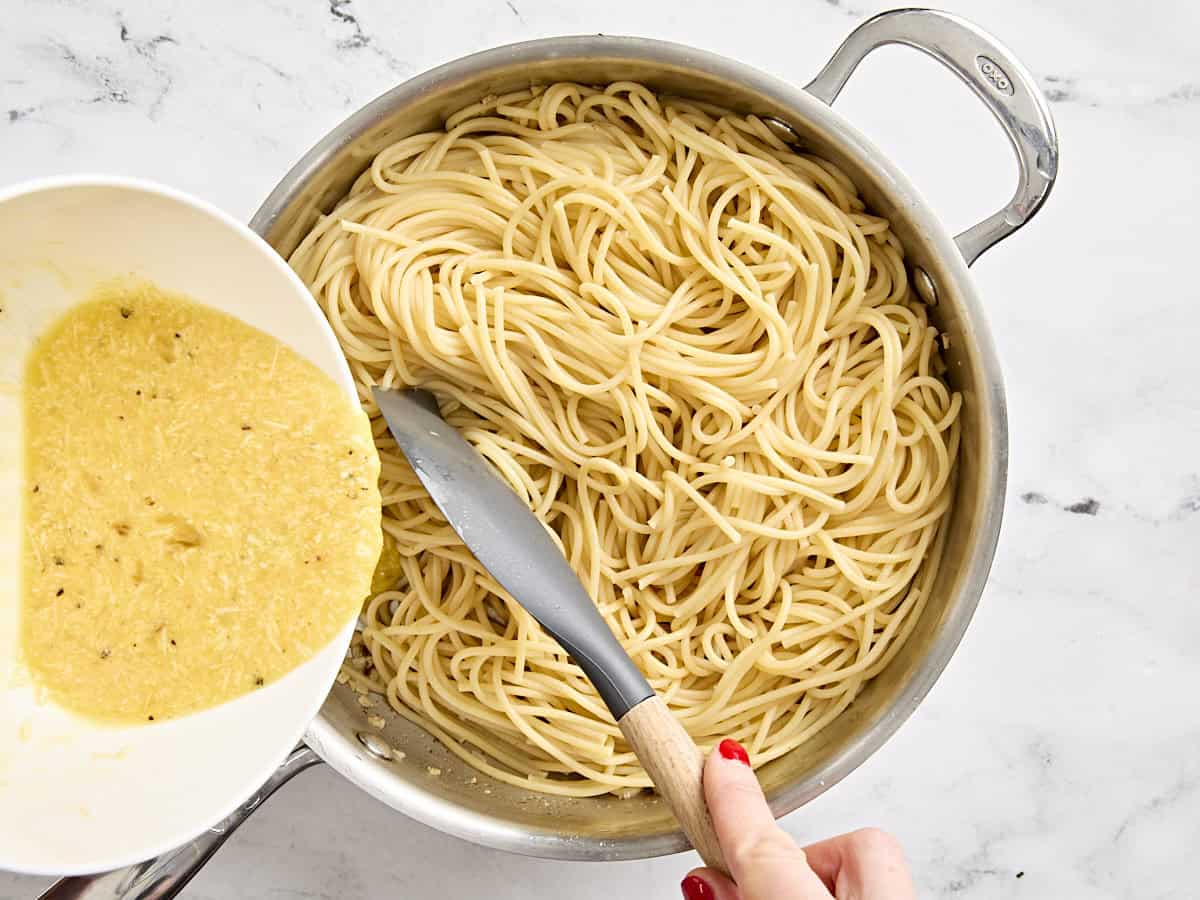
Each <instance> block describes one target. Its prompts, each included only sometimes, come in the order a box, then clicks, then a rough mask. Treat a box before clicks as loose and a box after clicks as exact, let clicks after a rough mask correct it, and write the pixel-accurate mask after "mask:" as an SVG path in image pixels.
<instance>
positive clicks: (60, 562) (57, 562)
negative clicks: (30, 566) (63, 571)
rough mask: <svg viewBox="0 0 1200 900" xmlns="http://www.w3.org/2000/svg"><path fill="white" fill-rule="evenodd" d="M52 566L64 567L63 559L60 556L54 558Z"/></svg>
mask: <svg viewBox="0 0 1200 900" xmlns="http://www.w3.org/2000/svg"><path fill="white" fill-rule="evenodd" d="M54 564H55V565H56V566H61V565H64V563H63V558H62V557H61V556H56V557H54Z"/></svg>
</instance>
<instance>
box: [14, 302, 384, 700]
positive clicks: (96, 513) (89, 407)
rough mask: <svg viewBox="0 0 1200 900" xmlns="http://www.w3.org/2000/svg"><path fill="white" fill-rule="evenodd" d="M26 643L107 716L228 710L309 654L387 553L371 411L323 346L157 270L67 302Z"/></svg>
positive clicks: (52, 335) (345, 616)
mask: <svg viewBox="0 0 1200 900" xmlns="http://www.w3.org/2000/svg"><path fill="white" fill-rule="evenodd" d="M25 385H26V393H25V404H26V405H25V451H26V452H25V456H26V476H27V483H26V494H25V498H24V502H25V509H24V515H25V542H24V559H23V565H24V569H23V575H24V585H23V586H24V597H23V604H24V605H23V608H22V624H21V629H22V635H21V636H22V655H23V661H24V663H25V666H26V667H27V668H28V669H29V671H30V673H31V674H32V677H33V680H34V683H35V684H37V685H39V686H40V687H42V688H43V689H44V690H45V691H46V692H48V694H49V695H50V696H51V697H52V698H53V700H54V701H55V702H57V703H59V704H60V705H62V706H65V707H67V708H69V709H71V710H74V711H76V712H79V713H82V714H85V715H87V716H89V717H92V718H97V719H102V720H109V721H113V722H149V721H159V720H162V719H168V718H171V717H174V716H180V715H183V714H185V713H189V712H193V711H196V710H200V709H204V708H207V707H210V706H214V705H216V704H219V703H221V702H223V701H226V700H229V699H232V698H234V697H237V696H239V695H240V694H243V693H245V692H247V691H251V690H254V689H255V688H257V687H261V686H262V685H264V684H268V683H270V682H271V681H272V680H274V679H277V678H279V677H280V676H282V675H284V674H286V673H287V672H288V671H289V670H291V669H292V668H294V667H295V666H297V665H299V664H300V663H302V662H304V661H305V660H306V659H308V658H309V657H310V656H312V655H313V654H314V653H316V652H317V651H318V650H319V649H320V648H321V647H322V646H324V645H325V644H326V643H327V642H328V641H329V640H330V639H332V638H333V637H334V636H335V635H336V634H337V632H338V631H339V630H340V629H341V628H342V627H343V626H344V625H345V624H346V623H347V622H348V621H349V620H350V619H351V618H352V617H353V616H354V614H355V613H356V612H357V611H358V608H359V606H360V605H361V602H362V598H363V597H364V596H365V595H366V594H367V592H368V591H369V589H370V586H371V577H372V572H373V571H374V568H375V564H376V561H377V560H378V558H379V554H380V545H381V532H380V499H379V492H378V488H377V479H378V475H379V460H378V456H377V455H376V452H375V448H374V444H373V441H372V437H371V430H370V426H369V423H368V420H367V417H366V416H365V415H364V414H363V413H362V411H361V410H360V409H359V407H358V405H357V404H356V403H354V402H353V401H352V400H351V399H350V398H349V397H348V396H347V395H346V394H345V392H344V391H343V390H341V389H340V388H339V387H338V386H337V385H336V384H335V383H334V382H333V381H332V380H331V379H330V378H328V377H327V376H326V375H325V374H324V373H322V372H321V371H320V370H319V369H317V368H316V366H314V365H313V364H312V363H310V362H309V361H308V360H306V359H304V358H303V357H301V356H300V355H299V354H297V353H296V352H294V351H293V350H291V349H290V348H289V347H287V346H286V345H284V344H283V343H281V342H280V341H278V340H276V339H275V338H273V337H271V336H270V335H267V334H265V333H263V332H261V331H259V330H257V329H255V328H252V327H251V326H249V325H246V324H245V323H243V322H241V321H239V320H238V319H235V318H233V317H231V316H229V315H226V314H224V313H222V312H219V311H217V310H214V309H211V308H208V307H206V306H202V305H200V304H198V303H195V302H192V301H191V300H189V299H187V298H184V297H179V296H174V295H169V294H166V293H164V292H162V291H160V290H158V289H157V288H155V287H154V286H153V285H150V284H147V283H144V282H137V283H133V282H131V283H120V284H113V285H109V286H107V287H105V288H103V289H101V290H99V291H98V292H97V293H96V294H95V295H94V296H93V298H92V299H90V300H89V301H87V302H85V303H84V304H82V305H80V306H77V307H75V308H74V309H72V310H71V311H69V312H68V313H67V314H66V315H65V316H64V317H63V318H62V319H60V320H59V321H58V322H57V323H55V324H54V325H53V326H52V327H51V328H50V330H49V331H48V332H47V333H46V334H44V335H43V336H42V337H41V338H40V339H39V340H38V342H37V345H36V346H35V347H34V349H33V351H32V353H31V355H30V358H29V361H28V367H27V370H26V381H25Z"/></svg>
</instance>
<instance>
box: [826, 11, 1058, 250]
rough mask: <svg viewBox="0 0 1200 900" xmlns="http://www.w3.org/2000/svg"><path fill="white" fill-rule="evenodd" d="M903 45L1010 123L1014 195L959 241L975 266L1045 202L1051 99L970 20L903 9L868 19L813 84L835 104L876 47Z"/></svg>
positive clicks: (1054, 141)
mask: <svg viewBox="0 0 1200 900" xmlns="http://www.w3.org/2000/svg"><path fill="white" fill-rule="evenodd" d="M887 44H903V45H905V46H908V47H913V48H915V49H917V50H920V51H921V52H922V53H926V54H928V55H929V56H932V57H933V58H934V59H936V60H937V61H938V62H940V63H941V64H942V65H943V66H945V67H946V68H948V69H949V70H950V71H951V72H953V73H954V74H955V75H957V76H958V77H959V78H961V79H962V80H963V81H964V82H966V84H967V85H968V86H969V87H970V88H971V90H972V91H974V92H975V95H976V96H977V97H979V99H980V100H982V101H983V102H984V104H985V105H986V106H987V108H988V109H989V110H990V111H991V113H992V115H993V116H995V117H996V121H997V122H999V123H1000V126H1001V127H1002V128H1003V129H1004V133H1005V134H1006V135H1007V136H1008V140H1009V142H1010V143H1011V144H1012V147H1013V150H1014V151H1015V152H1016V154H1017V165H1018V166H1019V176H1018V181H1017V190H1016V192H1015V193H1014V194H1013V197H1012V200H1010V201H1009V202H1008V205H1007V206H1005V207H1004V209H1002V210H1000V211H999V212H996V213H993V214H992V215H990V216H988V217H987V218H986V219H984V220H983V221H982V222H979V223H977V224H975V225H973V226H972V227H970V228H968V229H967V230H966V231H964V232H963V233H962V234H960V235H958V236H957V237H956V238H955V239H954V240H955V243H957V244H958V249H959V251H960V252H961V253H962V255H963V258H964V259H966V261H967V265H970V264H971V263H973V262H975V260H976V259H978V258H979V255H980V254H981V253H983V252H984V251H985V250H987V249H988V248H989V247H991V246H992V245H994V244H996V243H997V242H999V241H1001V240H1003V239H1004V238H1006V237H1008V235H1010V234H1012V233H1013V232H1014V231H1016V230H1017V229H1018V228H1020V227H1021V226H1022V225H1024V224H1025V223H1026V222H1028V221H1029V220H1030V219H1031V218H1032V217H1033V214H1034V213H1036V212H1037V211H1038V209H1039V208H1041V205H1042V204H1043V203H1045V202H1046V198H1047V197H1048V196H1049V195H1050V189H1051V188H1052V187H1053V186H1054V179H1055V178H1056V177H1057V175H1058V133H1057V132H1056V131H1055V128H1054V119H1053V118H1052V117H1051V116H1050V107H1049V106H1048V105H1047V103H1046V98H1045V97H1043V96H1042V92H1041V91H1040V90H1039V89H1038V86H1037V82H1036V81H1034V78H1033V76H1032V75H1031V74H1030V73H1029V71H1028V70H1027V69H1026V68H1025V67H1024V66H1023V65H1021V63H1020V62H1018V61H1017V58H1016V57H1015V56H1013V55H1012V53H1010V52H1009V50H1008V48H1006V47H1005V46H1004V45H1003V44H1001V43H1000V42H999V41H997V40H996V39H995V38H993V37H992V36H991V35H990V34H988V33H987V32H985V31H983V30H982V29H979V28H977V27H975V26H974V25H972V24H971V23H970V22H968V21H966V20H965V19H960V18H959V17H958V16H952V15H950V14H949V13H944V12H938V11H936V10H932V9H898V10H893V11H892V12H885V13H880V14H879V15H877V16H875V17H874V18H871V19H868V20H867V21H866V22H864V23H863V24H862V25H860V26H859V27H858V28H856V29H854V31H852V32H851V33H850V36H849V37H848V38H846V40H845V41H844V42H843V43H842V45H841V46H840V47H838V48H837V50H836V51H834V54H833V56H832V58H830V60H829V62H828V63H827V64H826V65H825V68H824V69H822V70H821V71H820V73H819V74H818V75H817V77H816V78H814V79H813V80H812V81H811V82H810V83H809V84H808V85H807V86H806V87H805V90H807V91H808V92H809V93H810V94H812V95H813V96H814V97H816V98H817V99H819V100H821V101H823V102H824V103H826V104H829V105H832V104H833V101H834V100H835V99H837V96H838V94H839V93H841V90H842V88H843V87H845V85H846V81H847V80H848V79H849V78H850V76H851V75H852V74H853V73H854V70H855V69H856V68H858V64H859V63H861V62H862V61H863V59H865V58H866V57H867V55H868V54H869V53H871V51H872V50H876V49H878V48H879V47H882V46H885V45H887Z"/></svg>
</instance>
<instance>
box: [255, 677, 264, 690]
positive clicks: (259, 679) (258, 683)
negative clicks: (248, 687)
mask: <svg viewBox="0 0 1200 900" xmlns="http://www.w3.org/2000/svg"><path fill="white" fill-rule="evenodd" d="M263 683H264V682H263V677H262V676H261V675H259V676H258V677H257V678H255V679H254V686H255V687H262V686H263Z"/></svg>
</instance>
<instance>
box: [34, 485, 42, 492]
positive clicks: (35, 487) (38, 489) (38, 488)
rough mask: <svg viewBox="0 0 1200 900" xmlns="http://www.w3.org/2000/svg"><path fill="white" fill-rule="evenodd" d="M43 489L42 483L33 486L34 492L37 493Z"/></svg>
mask: <svg viewBox="0 0 1200 900" xmlns="http://www.w3.org/2000/svg"><path fill="white" fill-rule="evenodd" d="M41 489H42V486H41V485H40V484H35V485H34V486H33V492H34V493H35V494H36V493H37V492H38V491H40V490H41Z"/></svg>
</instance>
